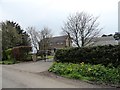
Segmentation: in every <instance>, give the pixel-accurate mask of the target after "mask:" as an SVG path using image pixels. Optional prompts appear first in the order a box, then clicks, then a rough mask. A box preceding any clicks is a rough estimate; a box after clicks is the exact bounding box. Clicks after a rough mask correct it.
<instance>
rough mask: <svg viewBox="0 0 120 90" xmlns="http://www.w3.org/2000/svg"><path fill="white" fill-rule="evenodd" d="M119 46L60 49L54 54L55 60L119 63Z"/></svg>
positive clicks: (116, 64)
mask: <svg viewBox="0 0 120 90" xmlns="http://www.w3.org/2000/svg"><path fill="white" fill-rule="evenodd" d="M119 58H120V46H118V45H117V46H111V45H109V46H97V47H85V48H71V49H60V50H57V52H56V54H55V60H56V61H57V62H72V63H81V62H84V63H90V64H103V65H105V66H107V65H109V64H112V65H113V66H115V67H117V66H118V65H120V59H119Z"/></svg>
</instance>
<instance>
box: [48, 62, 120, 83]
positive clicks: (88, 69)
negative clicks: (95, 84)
mask: <svg viewBox="0 0 120 90" xmlns="http://www.w3.org/2000/svg"><path fill="white" fill-rule="evenodd" d="M49 71H50V72H54V73H56V74H58V75H61V76H65V77H69V78H74V79H83V80H91V81H100V82H105V83H110V84H118V85H119V84H120V73H119V71H120V68H119V67H118V68H114V67H113V68H109V67H105V66H103V65H100V64H98V65H91V64H84V63H83V62H82V63H80V64H73V63H56V62H55V63H54V64H53V65H52V66H51V67H50V68H49Z"/></svg>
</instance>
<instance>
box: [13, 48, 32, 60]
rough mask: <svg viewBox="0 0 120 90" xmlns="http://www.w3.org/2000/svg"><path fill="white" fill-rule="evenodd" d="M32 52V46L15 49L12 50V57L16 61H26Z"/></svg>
mask: <svg viewBox="0 0 120 90" xmlns="http://www.w3.org/2000/svg"><path fill="white" fill-rule="evenodd" d="M30 51H32V47H30V46H19V47H14V48H13V49H12V55H13V57H14V58H15V59H16V60H19V61H25V60H26V59H27V57H28V55H29V52H30Z"/></svg>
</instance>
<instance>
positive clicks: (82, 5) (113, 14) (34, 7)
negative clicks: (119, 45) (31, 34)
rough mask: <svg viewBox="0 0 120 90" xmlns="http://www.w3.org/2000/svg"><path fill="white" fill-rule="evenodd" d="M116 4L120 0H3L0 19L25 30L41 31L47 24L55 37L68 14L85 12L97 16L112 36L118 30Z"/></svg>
mask: <svg viewBox="0 0 120 90" xmlns="http://www.w3.org/2000/svg"><path fill="white" fill-rule="evenodd" d="M118 1H119V0H2V1H1V2H0V10H1V11H0V17H2V18H0V20H1V19H2V20H6V19H8V20H15V21H16V22H18V23H21V24H22V26H23V27H25V28H26V27H27V26H30V25H33V26H37V27H39V28H41V27H42V26H44V25H46V26H49V27H50V28H52V29H53V30H54V32H55V33H56V34H58V33H59V32H58V31H59V30H60V29H61V28H60V27H61V26H62V22H63V21H64V20H65V19H66V17H67V16H68V15H69V14H71V13H74V12H81V11H85V12H88V13H90V14H93V15H94V16H100V18H99V20H100V22H101V23H102V25H101V26H105V30H104V32H105V33H113V32H115V31H117V3H118ZM1 13H2V14H1ZM108 29H109V30H108ZM55 30H57V31H55ZM114 30H115V31H114Z"/></svg>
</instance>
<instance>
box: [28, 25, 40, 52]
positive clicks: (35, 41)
mask: <svg viewBox="0 0 120 90" xmlns="http://www.w3.org/2000/svg"><path fill="white" fill-rule="evenodd" d="M27 32H28V34H29V35H30V38H31V44H32V45H33V47H34V48H35V49H36V50H39V42H40V40H41V37H40V32H39V31H37V30H36V29H35V27H28V28H27Z"/></svg>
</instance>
